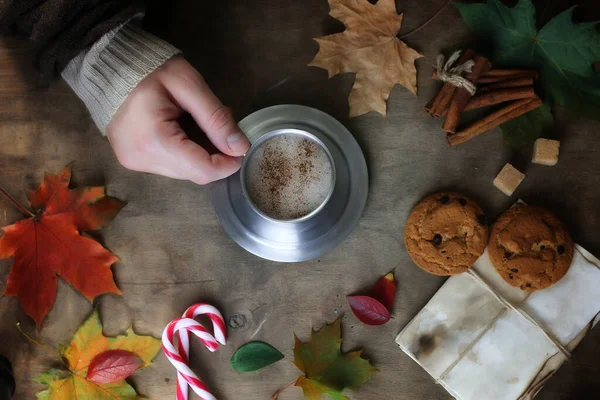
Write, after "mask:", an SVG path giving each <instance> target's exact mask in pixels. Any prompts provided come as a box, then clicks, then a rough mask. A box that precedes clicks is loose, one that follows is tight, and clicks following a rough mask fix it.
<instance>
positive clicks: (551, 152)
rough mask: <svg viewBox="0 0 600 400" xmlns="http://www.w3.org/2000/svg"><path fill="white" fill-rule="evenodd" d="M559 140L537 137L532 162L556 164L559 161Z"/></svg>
mask: <svg viewBox="0 0 600 400" xmlns="http://www.w3.org/2000/svg"><path fill="white" fill-rule="evenodd" d="M559 148H560V142H559V141H558V140H550V139H541V138H540V139H537V140H536V141H535V145H534V146H533V158H532V160H531V162H533V163H536V164H542V165H556V163H557V162H558V149H559Z"/></svg>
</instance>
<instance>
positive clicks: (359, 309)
mask: <svg viewBox="0 0 600 400" xmlns="http://www.w3.org/2000/svg"><path fill="white" fill-rule="evenodd" d="M346 300H348V304H350V308H351V309H352V312H353V313H354V315H356V317H357V318H358V319H359V320H360V322H362V323H363V324H367V325H383V324H385V323H386V322H388V321H389V320H390V318H391V317H392V315H391V314H390V312H389V311H388V310H387V308H385V306H384V305H383V304H381V303H380V302H379V301H377V300H375V299H374V298H372V297H369V296H347V297H346Z"/></svg>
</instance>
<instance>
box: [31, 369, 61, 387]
mask: <svg viewBox="0 0 600 400" xmlns="http://www.w3.org/2000/svg"><path fill="white" fill-rule="evenodd" d="M59 379H60V376H59V374H58V370H56V369H54V368H52V369H49V370H48V372H44V373H43V374H41V375H40V376H37V377H35V378H33V381H34V382H37V383H41V384H42V385H49V384H51V383H52V382H54V381H57V380H59Z"/></svg>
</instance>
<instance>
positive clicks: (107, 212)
mask: <svg viewBox="0 0 600 400" xmlns="http://www.w3.org/2000/svg"><path fill="white" fill-rule="evenodd" d="M70 181H71V166H67V167H66V168H65V169H64V170H63V171H62V172H61V173H60V174H58V175H51V174H46V175H45V176H44V181H43V182H42V184H41V185H40V187H39V188H38V189H37V190H35V191H34V192H31V193H29V194H28V195H27V198H28V199H29V203H30V204H31V207H32V208H33V209H34V210H35V212H34V213H32V212H30V211H28V210H27V209H26V208H24V207H22V206H19V205H18V204H17V205H18V207H19V208H20V209H21V210H22V211H24V212H25V213H27V214H28V215H30V216H31V217H30V218H27V219H23V220H20V221H18V222H17V223H15V224H14V225H10V226H7V227H4V228H2V230H3V231H4V235H3V236H2V237H0V259H2V258H9V257H14V263H13V268H12V270H11V271H10V274H9V275H8V281H7V283H6V291H5V293H4V294H5V295H6V296H17V297H18V298H19V301H20V302H21V305H22V306H23V309H24V310H25V312H26V313H27V315H29V316H30V317H31V318H33V319H34V320H35V322H36V325H37V328H38V329H39V328H40V325H41V323H42V320H43V319H44V317H45V316H46V314H47V313H48V311H50V309H51V308H52V305H53V304H54V300H55V298H56V286H57V284H58V276H59V275H60V276H61V277H62V278H63V279H65V280H66V281H67V282H69V283H70V284H71V285H73V287H75V289H77V290H78V291H80V292H81V293H82V294H83V295H84V296H85V297H86V298H87V299H88V300H90V301H92V300H93V299H94V297H96V296H98V295H100V294H103V293H117V294H120V293H121V292H120V291H119V289H118V288H117V286H116V285H115V282H114V280H113V275H112V272H111V270H110V267H111V265H112V264H114V263H115V262H116V261H117V260H118V258H117V257H116V256H115V255H114V254H112V253H111V252H109V251H108V250H106V249H105V248H104V247H102V245H100V244H99V243H98V242H96V241H94V240H92V239H90V238H88V237H85V236H81V235H80V232H81V231H86V230H95V229H101V228H104V227H105V226H107V225H108V224H109V222H110V221H111V220H112V219H113V218H114V216H115V215H116V214H117V213H118V212H119V210H121V208H123V206H124V205H125V203H124V202H122V201H120V200H118V199H115V198H112V197H108V196H106V192H105V190H104V187H90V188H83V189H75V190H72V189H69V182H70ZM3 193H4V194H6V195H7V193H6V192H4V191H3ZM9 198H10V196H9ZM11 200H13V199H12V198H11ZM13 201H14V200H13ZM15 203H16V202H15Z"/></svg>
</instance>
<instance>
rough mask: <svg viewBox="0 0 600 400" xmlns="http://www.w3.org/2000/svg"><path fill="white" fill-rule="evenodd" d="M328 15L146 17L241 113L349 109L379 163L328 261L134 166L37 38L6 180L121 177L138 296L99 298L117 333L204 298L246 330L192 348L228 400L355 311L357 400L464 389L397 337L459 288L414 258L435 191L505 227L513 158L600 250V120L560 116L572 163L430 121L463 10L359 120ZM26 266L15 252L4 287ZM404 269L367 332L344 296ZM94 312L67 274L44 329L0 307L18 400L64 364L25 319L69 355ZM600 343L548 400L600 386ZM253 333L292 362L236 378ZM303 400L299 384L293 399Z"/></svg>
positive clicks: (129, 267)
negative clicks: (423, 212)
mask: <svg viewBox="0 0 600 400" xmlns="http://www.w3.org/2000/svg"><path fill="white" fill-rule="evenodd" d="M444 1H445V0H419V1H416V0H414V1H403V2H401V3H400V2H399V3H398V4H399V11H405V20H404V26H403V32H408V31H410V30H411V29H412V28H414V27H416V26H418V25H420V24H421V23H422V22H423V21H424V20H425V19H426V18H428V17H429V15H431V10H435V9H437V8H439V7H440V5H441V4H442V3H443V2H444ZM327 13H328V5H327V2H326V1H325V0H304V1H297V0H261V1H260V2H235V1H203V2H199V1H191V0H174V1H171V2H159V1H152V2H151V3H150V8H149V10H148V13H147V17H146V25H147V27H148V29H149V30H150V31H152V32H155V33H157V34H159V35H160V36H162V37H164V38H165V39H167V40H169V41H171V42H172V43H174V44H175V45H177V46H178V47H179V48H181V49H182V50H183V51H184V53H185V54H186V56H187V57H188V59H189V60H190V61H191V62H192V63H193V64H194V65H195V66H196V67H197V68H198V69H199V70H200V71H201V72H202V73H203V74H204V76H205V78H206V80H207V81H208V82H209V83H210V85H211V86H212V88H213V89H214V91H215V92H216V93H217V94H218V95H219V96H220V97H221V99H222V100H223V101H224V102H225V103H226V104H228V105H230V106H231V107H232V108H233V109H234V111H235V114H236V116H237V117H238V118H242V117H244V116H245V115H247V114H248V113H250V112H252V111H255V110H257V109H260V108H262V107H265V106H269V105H274V104H282V103H299V104H305V105H309V106H312V107H316V108H319V109H321V110H323V111H325V112H327V113H329V114H331V115H333V116H334V117H336V118H338V119H339V120H340V121H341V122H342V123H343V124H345V125H346V126H347V127H348V128H349V129H350V131H351V132H353V133H354V135H355V137H356V138H357V140H358V142H359V143H360V145H361V146H362V148H363V151H364V153H365V155H366V158H367V162H368V165H369V171H370V181H371V187H370V191H369V200H368V204H367V208H366V210H365V213H364V216H363V218H362V219H361V221H360V223H359V225H358V227H357V228H356V230H355V231H354V232H353V233H352V234H351V235H350V237H349V238H348V239H347V240H346V241H345V242H344V243H342V244H341V245H340V246H339V247H338V248H336V249H335V250H333V251H332V252H330V253H329V254H327V255H325V256H323V257H322V258H321V259H319V260H314V261H310V262H304V263H301V264H289V265H282V264H277V263H273V262H269V261H265V260H261V259H259V258H256V257H254V256H252V255H251V254H248V253H247V252H245V251H244V250H242V249H241V248H239V247H238V246H237V245H236V244H235V243H234V242H233V241H232V240H230V239H229V238H228V237H227V236H226V234H225V233H224V231H223V230H222V229H221V227H220V226H219V223H218V221H217V218H216V217H215V213H214V212H213V210H212V206H211V204H210V196H209V191H208V188H203V187H198V186H195V185H194V184H191V183H189V182H179V181H174V180H170V179H166V178H162V177H158V176H151V175H147V174H140V173H135V172H131V171H127V170H125V169H123V168H122V167H120V166H119V165H118V163H117V161H116V158H115V156H114V155H113V153H112V151H111V149H110V146H109V144H108V142H107V141H106V140H105V139H104V138H103V137H101V136H100V135H99V133H98V132H97V130H96V128H95V127H94V125H93V123H92V121H91V120H90V119H89V117H88V116H87V111H86V110H85V108H84V106H83V105H82V103H81V102H80V101H79V100H78V99H77V98H76V96H75V95H74V94H73V93H71V92H70V89H69V88H68V87H67V86H66V85H65V84H64V83H63V82H54V83H52V84H51V85H50V86H48V87H43V86H40V85H39V84H38V83H36V77H35V74H34V73H33V72H32V71H29V70H26V69H25V70H23V69H22V68H21V67H20V65H21V64H22V63H21V60H22V58H23V51H22V49H23V46H22V43H21V42H14V41H2V42H1V43H0V184H2V185H3V187H4V188H5V189H7V190H9V191H10V192H11V193H13V194H14V195H15V196H16V197H17V198H18V199H19V200H21V201H23V202H25V195H24V190H25V189H31V188H34V187H35V185H36V184H37V183H39V181H40V180H41V179H42V176H43V173H44V171H45V170H48V171H53V172H58V171H59V170H60V169H61V168H62V167H64V166H65V165H66V164H68V163H69V162H72V161H74V162H75V169H74V181H75V184H78V185H94V184H106V185H107V188H108V193H109V194H110V195H113V196H117V197H119V198H121V199H124V200H127V201H128V205H127V207H126V208H125V209H124V210H123V211H122V212H121V214H120V215H119V216H118V217H117V218H116V219H115V221H114V222H113V223H112V224H111V226H110V227H109V228H108V229H105V230H104V231H101V232H100V233H99V234H98V235H96V237H98V238H99V239H100V240H101V242H102V243H103V244H105V245H106V246H107V247H108V248H109V249H110V250H112V251H113V252H114V253H115V254H117V255H118V256H119V257H120V258H121V261H120V262H119V263H117V264H116V265H115V266H114V267H113V270H114V273H115V276H116V280H117V284H118V285H119V287H120V288H121V290H122V291H123V296H122V297H119V296H114V295H107V296H103V297H101V298H100V299H98V300H97V304H98V306H99V308H100V313H101V317H102V318H103V319H104V332H105V334H106V335H116V334H119V333H121V332H122V331H124V330H125V329H126V328H127V327H128V326H129V325H130V324H133V327H134V328H135V329H136V331H137V332H138V333H140V334H152V335H154V336H156V337H159V336H160V334H161V332H162V329H163V327H164V325H165V324H166V323H167V322H168V321H170V320H171V319H172V318H175V317H177V316H179V315H180V314H181V313H182V312H183V311H184V309H185V308H186V307H187V306H189V305H190V304H192V303H194V302H196V301H199V300H204V301H209V302H214V303H215V304H216V305H217V306H218V307H219V308H220V309H221V310H222V311H223V313H224V315H225V316H226V318H227V319H230V318H234V320H235V321H236V322H237V324H238V325H241V326H239V327H237V328H231V329H230V330H229V344H228V345H227V346H226V347H225V348H222V349H220V350H219V351H218V352H216V353H214V354H211V353H209V352H208V351H206V350H205V349H204V348H202V347H201V346H193V349H192V360H193V362H192V368H193V369H194V370H195V371H196V372H197V373H198V374H199V375H200V376H201V377H202V378H203V379H204V381H205V382H206V384H207V385H208V386H209V387H210V388H211V389H212V390H213V391H214V393H215V394H216V395H217V397H218V398H219V399H231V400H255V399H267V398H269V396H270V395H272V394H273V393H275V392H276V391H277V390H278V389H279V388H280V387H282V386H284V385H286V384H287V383H289V382H290V381H292V380H293V379H295V378H296V376H297V375H298V372H299V371H298V370H297V369H296V367H295V366H294V365H293V364H292V362H291V360H292V347H293V343H294V341H293V338H294V336H293V335H294V333H295V334H296V335H298V336H299V337H300V338H301V339H302V340H307V339H308V337H309V334H310V329H311V327H315V328H319V327H320V326H322V324H324V323H326V322H331V321H333V320H334V319H335V318H338V317H341V318H343V324H342V329H343V332H344V343H343V349H344V350H352V349H357V348H364V354H365V356H366V357H368V358H369V359H371V360H372V361H373V364H374V365H375V366H376V367H377V368H379V369H380V370H381V372H379V373H378V374H376V375H375V377H374V378H373V379H372V380H371V381H369V382H368V383H366V384H365V385H363V386H361V388H360V390H359V391H358V392H356V393H352V392H350V393H348V395H349V396H350V397H351V398H352V399H368V400H370V399H390V400H392V399H393V400H396V399H400V400H409V399H410V400H412V399H430V400H433V399H440V400H441V399H449V398H450V396H449V395H448V394H447V393H446V392H445V390H444V389H443V388H441V387H440V386H438V385H436V384H435V383H434V381H433V380H432V379H431V378H430V377H429V375H428V374H427V373H426V372H425V371H424V370H422V369H421V368H420V367H418V366H417V365H416V364H415V363H414V362H413V361H412V360H411V359H410V358H408V357H407V356H405V355H404V354H403V353H402V352H401V351H400V350H399V349H398V348H397V346H396V345H395V344H394V337H395V335H396V334H397V333H398V332H399V331H400V329H402V328H403V327H404V326H405V325H406V324H407V323H408V321H410V319H411V318H412V317H413V316H414V315H415V314H416V313H417V312H418V310H420V309H421V308H422V307H423V306H424V305H425V303H426V302H427V301H428V300H429V299H430V298H431V296H432V295H433V294H434V293H435V292H436V290H437V289H438V288H439V287H440V285H441V284H442V283H443V282H444V278H441V277H435V276H431V275H428V274H426V273H424V272H423V271H421V270H420V269H419V268H417V267H415V266H414V265H413V264H412V262H411V261H410V258H409V256H408V255H407V253H406V251H405V249H404V245H403V244H402V237H403V236H402V235H403V229H404V222H405V220H406V217H407V216H408V213H409V212H410V210H411V208H412V207H413V206H414V205H415V204H416V203H417V201H418V200H419V199H420V198H422V197H423V196H425V195H427V194H429V193H431V192H433V191H436V190H439V189H452V190H458V191H463V192H465V193H466V194H468V195H469V196H470V197H473V198H474V199H477V200H478V201H479V202H480V203H481V204H482V206H483V207H484V209H485V210H486V211H487V212H488V215H489V217H490V220H493V219H494V218H495V217H496V216H498V215H499V214H500V213H501V212H502V211H503V210H505V209H506V208H507V207H508V206H510V204H511V203H512V202H513V201H514V200H515V199H516V197H515V198H508V197H506V196H504V195H503V194H502V193H500V192H499V191H497V190H496V189H495V188H494V187H493V185H492V180H493V178H494V177H495V176H496V174H497V173H498V171H499V170H500V169H501V168H502V166H503V165H504V164H505V163H506V162H508V161H511V162H512V163H514V164H515V166H517V167H518V168H519V169H521V170H524V171H525V172H526V173H527V179H526V180H525V181H524V182H523V184H522V185H521V186H520V187H519V192H518V193H517V196H520V197H522V198H523V199H524V200H526V201H527V202H528V203H531V204H536V205H542V206H546V207H549V208H550V209H551V210H553V211H554V212H556V213H557V214H558V215H559V216H561V217H562V218H563V219H564V220H565V222H566V223H567V225H568V227H569V229H570V230H571V232H572V233H573V236H574V237H575V240H576V241H577V242H578V243H580V244H582V245H583V246H584V247H586V248H587V249H588V250H590V251H591V252H593V253H595V254H596V255H598V254H600V211H599V208H598V204H600V178H599V177H600V135H599V134H598V132H599V131H600V124H599V123H598V122H593V121H588V120H583V119H576V118H568V116H567V115H566V114H564V113H563V112H562V110H558V113H557V115H556V117H557V125H556V130H555V132H553V133H552V135H553V136H554V137H558V138H560V139H561V155H560V161H559V163H558V165H557V166H555V167H545V166H539V165H534V164H531V163H529V158H530V156H531V149H527V150H525V151H523V152H522V153H517V154H512V153H511V152H510V150H509V149H508V148H507V147H506V146H505V145H504V144H503V143H502V139H501V136H500V134H498V133H492V132H491V133H488V134H486V135H483V136H481V137H480V138H477V139H476V140H473V141H471V142H469V143H465V144H464V145H462V146H459V147H458V148H456V149H450V148H448V145H447V143H446V140H445V137H444V136H443V135H442V134H441V133H440V129H439V125H440V124H439V121H437V120H432V119H430V118H429V117H428V116H427V115H426V113H424V112H423V105H424V104H425V103H426V102H427V100H428V99H430V98H431V97H432V95H433V94H434V92H435V90H436V89H437V88H436V86H437V83H436V82H433V81H431V80H430V76H431V65H432V64H433V63H434V61H435V57H436V55H437V53H438V51H439V50H440V49H445V48H450V47H452V46H454V45H456V44H457V43H466V42H467V41H468V40H469V34H468V32H467V30H466V28H465V27H464V25H463V24H462V23H460V20H459V15H458V12H457V11H456V10H455V9H454V8H453V7H447V8H446V9H445V10H444V11H443V12H442V14H441V15H440V16H439V17H438V18H439V19H438V20H437V21H434V22H432V23H431V24H429V25H428V26H427V27H426V28H425V29H423V30H421V31H419V32H418V33H415V34H414V35H411V36H409V37H408V38H406V39H405V40H406V42H407V44H408V45H410V46H411V47H414V48H415V49H417V50H418V51H419V52H420V53H422V54H424V55H425V56H426V58H423V59H421V60H417V70H418V83H419V96H418V97H416V98H415V97H414V96H413V95H412V94H411V93H409V92H408V91H407V90H406V89H404V88H402V87H400V86H397V87H396V88H395V89H394V90H393V91H392V94H391V96H390V100H389V105H388V116H387V119H383V118H381V117H380V116H379V115H376V114H374V113H370V114H367V115H365V116H362V117H359V118H355V119H352V120H348V118H347V116H348V103H347V98H348V93H349V91H350V88H351V85H352V81H353V75H352V74H346V75H341V76H336V77H334V78H332V79H327V72H326V71H324V70H321V69H317V68H310V67H307V66H306V64H307V63H308V62H310V60H311V59H312V58H313V57H314V55H315V53H316V51H317V45H316V43H315V42H314V41H313V40H312V38H314V37H318V36H322V35H324V34H329V33H334V32H339V31H341V30H342V29H343V27H342V26H340V24H339V23H337V22H336V21H334V20H333V19H332V18H330V17H328V16H327ZM32 82H33V83H32ZM18 218H20V215H19V213H18V211H17V210H15V209H14V208H13V207H12V206H11V205H10V204H9V203H8V202H6V201H5V200H3V199H0V226H4V225H7V224H9V223H12V222H14V221H16V220H17V219H18ZM10 265H11V263H10V261H0V270H1V271H2V275H1V279H2V282H5V281H6V277H7V275H8V272H9V268H10ZM394 267H397V268H396V276H397V279H398V297H397V299H396V302H395V306H394V309H393V313H394V316H395V319H394V320H391V321H390V322H389V323H387V324H386V325H383V326H380V327H369V326H364V325H361V324H360V323H359V322H358V321H357V320H356V318H355V317H354V316H353V315H352V313H351V312H350V310H349V308H348V306H347V304H346V303H345V299H344V297H345V296H346V295H348V294H355V293H362V292H363V291H364V290H365V289H367V288H368V287H369V286H370V285H371V284H373V283H374V282H375V280H376V279H377V278H378V277H379V276H381V275H384V274H385V273H387V272H389V271H390V270H391V269H392V268H394ZM91 310H92V305H91V304H90V303H89V302H88V301H87V300H85V299H84V298H83V297H82V296H81V295H79V294H78V293H77V292H75V291H74V290H73V289H72V288H71V287H69V285H67V284H65V283H64V282H61V283H60V284H59V288H58V296H57V302H56V304H55V306H54V308H53V310H52V311H51V312H50V314H49V316H48V318H47V319H46V320H45V321H44V323H43V326H42V330H41V332H40V333H36V332H35V327H34V324H33V322H32V321H31V320H30V319H28V318H27V317H26V316H25V315H23V312H22V311H21V308H20V306H19V304H18V300H16V299H15V298H3V299H1V301H0V313H1V315H2V316H3V318H2V322H0V338H2V340H0V352H1V353H3V354H6V355H7V356H8V357H9V358H10V359H11V360H12V361H13V363H14V368H15V376H16V378H17V387H18V388H17V393H16V397H15V398H17V399H33V398H35V393H36V392H38V391H39V390H41V389H42V385H39V384H37V383H33V382H31V378H33V377H34V376H36V375H38V374H39V373H41V372H43V371H45V370H47V369H48V368H50V367H54V366H56V360H52V359H51V357H50V356H49V355H48V354H46V353H45V352H44V351H42V350H40V349H39V348H37V347H35V346H33V345H31V344H29V343H28V342H27V341H26V340H25V339H24V338H23V337H22V336H21V335H20V334H19V333H18V331H17V329H16V327H15V323H16V322H17V321H20V322H21V324H22V326H23V329H24V330H26V331H27V332H28V333H31V334H33V336H34V337H35V338H36V340H38V341H40V342H42V343H44V344H45V345H48V346H51V347H54V346H56V345H57V344H58V343H67V342H68V341H69V339H70V338H71V336H72V335H73V332H74V331H75V329H76V328H77V327H78V325H79V324H80V323H81V322H82V321H83V320H84V319H85V318H86V316H87V315H88V314H89V313H90V312H91ZM244 321H245V322H244ZM599 339H600V329H596V330H595V331H593V332H592V333H591V334H590V335H589V336H588V338H586V339H585V340H584V342H583V343H582V344H581V345H580V347H581V349H578V350H576V351H575V354H574V357H573V360H572V361H571V362H569V363H568V364H566V365H565V366H564V367H563V368H562V369H561V371H560V372H559V373H558V374H557V376H555V377H554V378H552V380H551V381H550V383H549V384H548V385H547V386H546V388H544V390H543V391H542V393H541V394H540V395H539V398H540V399H569V398H584V397H585V396H584V397H582V394H585V393H588V394H590V393H597V390H598V388H599V386H600V383H599V380H598V376H600V362H598V360H599V359H600V345H598V343H600V340H599ZM249 340H262V341H265V342H268V343H270V344H272V345H273V346H275V347H276V348H277V349H279V350H280V351H282V353H283V354H285V359H284V360H282V361H280V362H278V363H277V364H276V365H274V366H271V367H269V368H266V369H265V370H263V371H260V372H257V373H252V374H239V373H236V372H235V371H233V369H232V368H231V367H230V365H229V359H230V358H231V356H232V354H233V353H234V351H235V350H236V349H237V348H238V347H239V346H240V345H242V344H244V343H246V342H247V341H249ZM131 381H132V383H134V385H135V387H136V388H137V389H138V390H139V392H140V393H141V394H144V395H146V396H148V397H149V398H151V399H157V400H163V399H170V398H174V393H175V371H174V370H173V368H172V367H171V365H170V364H169V363H168V362H167V361H166V359H165V358H164V357H163V356H162V355H161V356H159V357H157V359H156V362H155V363H154V365H153V366H152V367H150V368H146V369H142V370H140V371H138V372H136V373H135V374H134V376H133V378H132V379H131ZM594 391H595V392H594ZM573 396H574V397H573ZM302 398H303V396H302V394H301V391H300V389H298V388H291V389H288V391H286V392H285V393H284V394H283V395H282V396H281V400H291V399H302Z"/></svg>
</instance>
